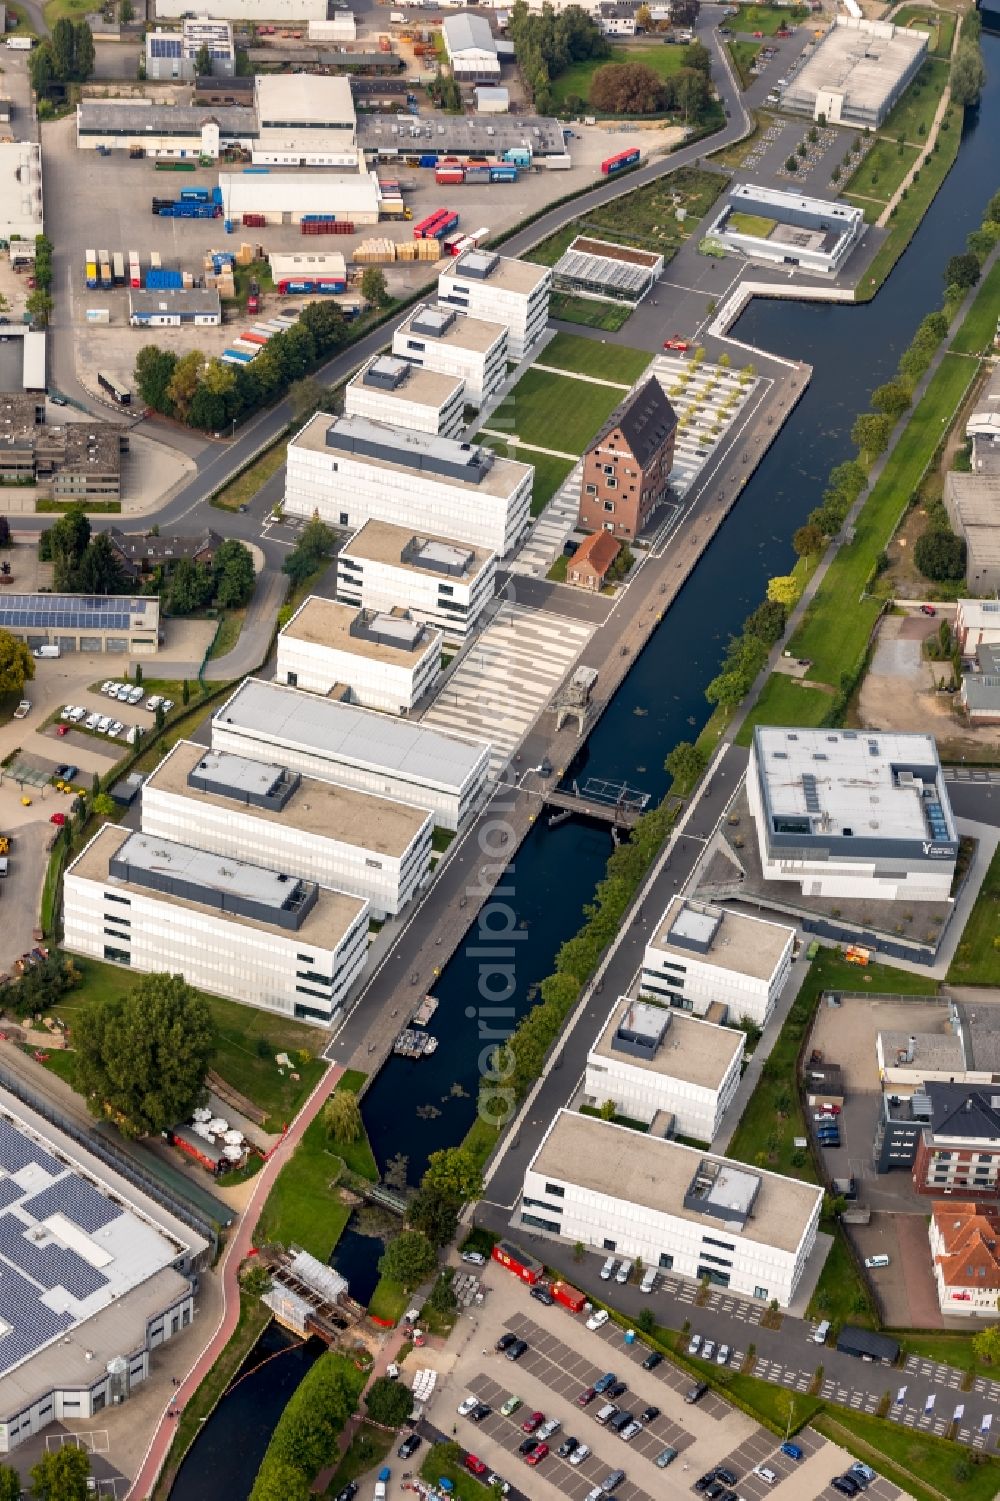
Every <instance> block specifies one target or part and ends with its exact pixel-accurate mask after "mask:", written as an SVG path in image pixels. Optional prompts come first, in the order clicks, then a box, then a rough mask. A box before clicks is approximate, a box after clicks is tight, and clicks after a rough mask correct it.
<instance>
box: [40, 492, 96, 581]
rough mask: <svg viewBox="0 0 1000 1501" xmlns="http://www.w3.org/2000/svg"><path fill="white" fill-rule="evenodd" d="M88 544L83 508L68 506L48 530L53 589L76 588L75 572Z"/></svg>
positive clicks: (88, 532)
mask: <svg viewBox="0 0 1000 1501" xmlns="http://www.w3.org/2000/svg"><path fill="white" fill-rule="evenodd" d="M89 544H90V522H89V521H88V520H87V513H86V511H85V510H84V509H83V506H79V505H76V506H70V508H69V510H67V511H65V512H64V513H63V515H62V516H60V517H59V520H58V521H57V522H56V523H55V525H54V526H52V527H50V528H49V543H48V545H49V554H50V556H51V558H52V562H53V565H54V567H53V573H54V579H53V582H54V583H55V587H56V588H57V589H67V590H72V589H75V588H76V570H77V568H78V567H79V566H80V559H81V558H82V557H83V555H84V553H85V552H86V550H87V547H88V546H89Z"/></svg>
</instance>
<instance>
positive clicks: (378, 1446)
mask: <svg viewBox="0 0 1000 1501" xmlns="http://www.w3.org/2000/svg"><path fill="white" fill-rule="evenodd" d="M395 1443H396V1434H395V1433H386V1432H385V1431H384V1430H383V1429H381V1428H376V1427H374V1425H373V1424H371V1423H362V1424H361V1426H360V1427H359V1429H358V1431H357V1433H355V1435H354V1437H353V1438H352V1439H351V1442H350V1444H349V1446H348V1449H347V1453H346V1454H345V1455H344V1457H343V1459H342V1460H341V1461H340V1464H339V1465H338V1466H337V1468H336V1469H335V1470H334V1472H333V1476H332V1478H331V1480H330V1484H329V1485H328V1486H327V1488H326V1490H325V1491H324V1496H325V1497H326V1498H327V1501H336V1497H337V1496H339V1495H340V1493H341V1491H342V1490H343V1488H344V1486H345V1485H346V1484H347V1482H348V1481H349V1480H356V1479H357V1478H358V1476H359V1475H364V1474H365V1473H366V1472H367V1471H368V1470H374V1469H375V1467H376V1466H377V1465H381V1464H382V1462H383V1461H384V1460H385V1459H387V1458H388V1457H389V1454H390V1452H391V1451H392V1449H393V1448H394V1447H395Z"/></svg>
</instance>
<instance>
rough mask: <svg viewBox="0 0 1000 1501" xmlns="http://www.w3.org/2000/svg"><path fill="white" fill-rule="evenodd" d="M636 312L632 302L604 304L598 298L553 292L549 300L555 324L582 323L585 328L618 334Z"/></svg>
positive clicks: (550, 315) (550, 311)
mask: <svg viewBox="0 0 1000 1501" xmlns="http://www.w3.org/2000/svg"><path fill="white" fill-rule="evenodd" d="M634 311H635V309H634V307H633V305H632V303H631V302H604V301H602V300H600V299H598V298H596V297H572V296H570V295H569V294H568V293H567V292H553V293H552V296H551V297H550V298H549V317H550V318H551V319H553V321H555V322H562V323H580V324H582V325H583V326H584V327H585V328H602V329H604V331H605V333H611V334H614V333H617V332H618V330H619V329H620V328H624V327H625V324H626V323H627V322H628V320H629V319H630V318H631V316H632V314H633V312H634Z"/></svg>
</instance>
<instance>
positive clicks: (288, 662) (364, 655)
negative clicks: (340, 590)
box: [275, 594, 444, 714]
mask: <svg viewBox="0 0 1000 1501" xmlns="http://www.w3.org/2000/svg"><path fill="white" fill-rule="evenodd" d="M443 640H444V638H443V636H442V634H441V632H440V631H435V630H432V629H431V628H430V626H427V625H424V624H423V623H422V622H421V621H419V620H414V619H413V617H412V616H411V615H408V614H407V613H406V611H405V610H402V611H401V610H398V609H397V610H392V611H388V610H366V609H360V610H359V609H355V607H354V606H353V605H342V604H338V603H337V601H336V600H333V599H324V598H322V597H321V596H320V595H318V594H311V595H310V596H309V598H308V599H307V600H305V601H304V602H303V603H302V604H301V605H300V606H299V608H298V609H297V610H296V612H295V614H294V615H293V616H292V618H291V620H290V621H289V622H288V624H287V625H286V626H285V627H284V628H283V629H282V630H281V631H279V633H278V660H277V665H276V667H275V677H276V678H277V679H278V682H279V683H287V684H288V685H289V687H291V688H304V689H306V691H307V692H309V693H336V695H337V697H339V698H341V699H343V700H344V701H345V702H347V703H353V704H361V705H362V707H363V708H366V709H382V710H384V711H385V712H386V713H388V714H408V713H409V712H410V710H411V709H412V708H413V707H414V705H415V704H417V703H419V701H420V700H421V699H422V698H423V697H424V695H425V694H426V693H429V692H430V689H431V688H432V687H433V685H434V679H435V678H436V677H437V675H438V673H439V672H440V670H441V646H442V643H443Z"/></svg>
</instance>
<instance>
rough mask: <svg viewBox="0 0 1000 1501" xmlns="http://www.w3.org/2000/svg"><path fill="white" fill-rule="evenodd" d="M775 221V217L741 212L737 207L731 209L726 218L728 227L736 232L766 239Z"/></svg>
mask: <svg viewBox="0 0 1000 1501" xmlns="http://www.w3.org/2000/svg"><path fill="white" fill-rule="evenodd" d="M777 223H778V221H777V219H767V218H765V217H764V215H763V214H743V213H740V212H739V210H737V209H733V211H732V212H731V213H730V215H729V219H728V220H727V224H728V227H729V228H730V229H735V230H736V232H737V234H741V235H753V236H754V237H755V238H756V239H758V240H766V239H767V238H768V236H769V235H770V233H771V231H772V230H773V229H775V228H776V227H777Z"/></svg>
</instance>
